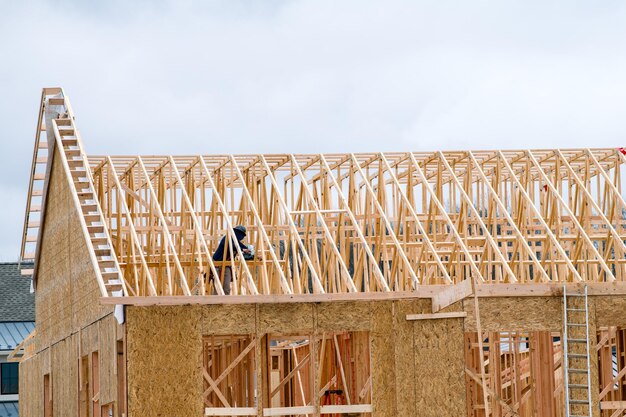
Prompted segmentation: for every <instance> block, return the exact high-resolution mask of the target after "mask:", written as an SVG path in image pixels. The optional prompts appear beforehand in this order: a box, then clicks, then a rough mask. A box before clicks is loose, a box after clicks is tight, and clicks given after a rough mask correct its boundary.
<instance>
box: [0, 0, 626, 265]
mask: <svg viewBox="0 0 626 417" xmlns="http://www.w3.org/2000/svg"><path fill="white" fill-rule="evenodd" d="M3 7H5V9H4V10H3V13H2V15H0V39H1V40H0V56H2V62H0V77H1V79H3V80H5V82H4V83H3V90H2V93H3V97H2V99H0V143H1V146H2V152H0V170H1V172H0V178H2V180H1V181H2V182H1V183H0V185H1V186H2V188H1V190H2V192H3V199H6V200H7V201H12V202H16V201H17V202H21V203H19V204H18V203H12V204H8V205H2V208H0V210H1V213H0V219H2V220H0V222H2V223H0V226H1V227H2V231H3V233H2V240H1V242H0V251H2V252H1V253H0V256H1V257H8V256H12V255H13V254H14V253H17V247H18V244H19V240H20V238H21V237H20V233H21V221H22V218H23V213H22V211H23V206H24V203H23V199H24V195H25V190H26V188H27V181H28V173H29V169H30V158H31V154H32V145H33V136H34V129H35V123H36V112H37V105H38V100H39V94H40V89H41V88H42V87H45V86H62V87H64V88H65V90H66V92H67V93H68V94H69V96H70V98H71V100H72V104H73V107H74V110H75V112H76V114H77V125H78V127H79V128H80V130H81V133H82V136H83V140H84V143H85V146H86V150H87V152H88V153H90V154H190V153H204V154H210V153H258V152H296V153H305V152H340V151H354V152H358V151H379V150H387V151H402V150H435V149H467V148H471V149H485V148H487V149H488V148H528V147H531V148H533V147H541V148H545V147H573V146H576V147H579V146H580V147H585V146H594V147H595V146H609V147H612V146H622V145H623V144H624V143H623V142H624V133H625V132H626V118H624V116H623V115H624V114H625V110H626V108H625V107H626V82H625V79H624V74H625V73H626V71H625V70H626V53H625V52H626V51H625V49H626V46H624V42H623V40H624V39H626V25H623V22H624V21H625V20H626V5H625V4H624V3H622V2H617V1H608V2H603V3H601V4H600V3H598V2H577V3H576V4H573V3H571V2H566V1H552V2H540V1H508V2H494V1H491V2H488V1H477V2H471V3H459V2H456V1H454V2H453V1H418V2H415V1H408V0H407V1H401V0H397V1H396V0H393V1H385V2H374V1H357V0H346V1H341V2H336V1H329V0H326V1H317V0H316V1H314V0H293V1H268V2H246V1H226V0H224V1H201V0H185V1H180V0H178V1H177V0H161V1H147V0H143V1H133V2H127V1H122V0H115V1H111V2H81V1H78V0H57V1H52V0H49V1H44V0H25V1H22V2H10V3H9V4H8V5H3Z"/></svg>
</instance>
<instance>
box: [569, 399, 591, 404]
mask: <svg viewBox="0 0 626 417" xmlns="http://www.w3.org/2000/svg"><path fill="white" fill-rule="evenodd" d="M569 403H570V404H589V400H572V399H570V400H569Z"/></svg>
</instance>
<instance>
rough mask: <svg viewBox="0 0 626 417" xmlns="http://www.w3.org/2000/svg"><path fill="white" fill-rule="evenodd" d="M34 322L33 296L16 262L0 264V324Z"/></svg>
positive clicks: (28, 283)
mask: <svg viewBox="0 0 626 417" xmlns="http://www.w3.org/2000/svg"><path fill="white" fill-rule="evenodd" d="M6 321H35V294H31V292H30V278H29V277H26V276H23V275H21V274H20V269H19V266H18V264H17V262H6V263H0V322H6Z"/></svg>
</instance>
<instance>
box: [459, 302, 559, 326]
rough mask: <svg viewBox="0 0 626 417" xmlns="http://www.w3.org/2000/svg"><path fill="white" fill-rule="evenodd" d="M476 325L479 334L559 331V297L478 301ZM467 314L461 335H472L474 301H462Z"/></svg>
mask: <svg viewBox="0 0 626 417" xmlns="http://www.w3.org/2000/svg"><path fill="white" fill-rule="evenodd" d="M479 306H480V325H481V327H482V330H483V331H490V332H497V331H512V330H515V331H538V330H549V331H561V330H562V328H563V299H562V298H561V297H492V298H486V297H484V298H483V297H481V298H479ZM463 308H464V310H465V312H467V319H466V321H465V331H476V319H475V317H474V301H473V299H472V298H467V299H465V300H464V301H463Z"/></svg>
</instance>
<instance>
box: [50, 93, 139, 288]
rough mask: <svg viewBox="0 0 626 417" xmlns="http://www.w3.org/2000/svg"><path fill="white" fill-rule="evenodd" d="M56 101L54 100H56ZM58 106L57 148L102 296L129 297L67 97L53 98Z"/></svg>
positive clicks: (55, 128)
mask: <svg viewBox="0 0 626 417" xmlns="http://www.w3.org/2000/svg"><path fill="white" fill-rule="evenodd" d="M53 100H54V101H53ZM49 101H50V102H53V103H54V104H56V105H64V106H65V109H66V112H65V113H63V114H60V115H59V116H58V117H57V118H55V119H53V120H52V129H53V132H54V133H53V134H54V139H55V141H56V143H55V144H56V146H58V147H59V151H60V152H59V154H60V156H61V160H62V162H63V166H64V169H65V172H66V173H67V175H68V176H70V177H71V185H72V187H73V190H72V194H73V196H72V197H73V199H74V203H75V206H76V208H77V210H78V211H79V218H80V223H81V227H82V229H83V233H85V235H86V236H88V239H87V247H88V251H89V255H90V258H91V260H92V264H93V266H94V269H95V272H96V275H97V276H98V285H99V286H100V291H101V293H102V296H103V297H107V296H109V297H112V296H123V295H128V293H127V290H126V286H125V283H124V279H123V275H122V272H121V269H120V266H119V263H118V261H117V257H116V256H115V252H114V250H113V245H112V243H111V236H110V235H109V232H108V228H107V227H106V226H105V224H106V223H105V220H104V216H103V215H102V210H101V207H100V203H99V202H98V199H97V197H96V194H95V192H94V190H95V188H94V185H93V180H92V178H91V170H90V169H89V165H88V161H87V157H86V156H85V154H84V152H83V149H82V144H81V141H80V136H79V133H78V130H77V129H76V127H75V125H74V116H73V114H72V110H71V106H70V104H69V101H68V99H67V97H63V95H62V94H61V97H56V98H54V99H53V98H50V99H49Z"/></svg>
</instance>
